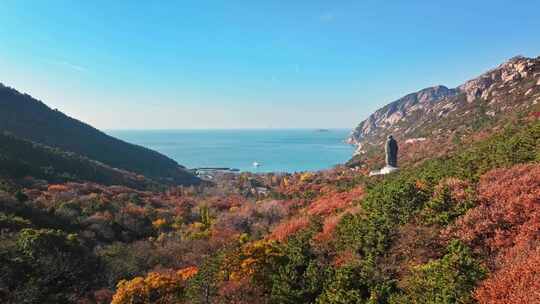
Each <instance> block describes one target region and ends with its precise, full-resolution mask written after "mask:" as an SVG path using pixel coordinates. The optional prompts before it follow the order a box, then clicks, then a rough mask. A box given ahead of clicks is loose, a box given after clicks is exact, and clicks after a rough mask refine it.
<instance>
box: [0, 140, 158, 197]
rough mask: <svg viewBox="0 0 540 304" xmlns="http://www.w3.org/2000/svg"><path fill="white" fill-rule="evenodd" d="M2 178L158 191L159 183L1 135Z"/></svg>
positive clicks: (93, 161)
mask: <svg viewBox="0 0 540 304" xmlns="http://www.w3.org/2000/svg"><path fill="white" fill-rule="evenodd" d="M0 176H3V177H4V178H6V177H8V178H13V179H24V178H27V177H32V178H37V179H43V180H46V181H48V182H57V183H58V182H67V181H92V182H96V183H101V184H105V185H125V186H129V187H133V188H136V189H147V188H158V187H159V184H158V183H157V182H154V181H152V180H149V179H148V178H146V177H144V176H143V175H140V174H135V173H132V172H129V171H126V170H121V169H115V168H111V167H109V166H107V165H105V164H103V163H100V162H97V161H95V160H91V159H89V158H87V157H83V156H80V155H77V154H76V153H73V152H69V153H68V152H65V151H62V150H61V149H58V148H52V147H48V146H45V145H42V144H37V143H33V142H31V141H28V140H24V139H20V138H18V137H16V136H14V135H12V134H9V133H5V132H4V133H0Z"/></svg>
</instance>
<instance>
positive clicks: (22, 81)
mask: <svg viewBox="0 0 540 304" xmlns="http://www.w3.org/2000/svg"><path fill="white" fill-rule="evenodd" d="M539 11H540V1H538V0H536V1H498V0H490V1H470V0H469V1H448V2H446V3H443V2H440V1H315V0H311V1H303V0H299V1H262V0H261V1H233V0H228V1H203V0H198V1H55V0H49V1H39V0H36V1H25V0H2V1H0V37H2V38H1V39H0V82H3V83H4V84H6V85H9V86H12V87H15V88H17V89H19V90H21V91H23V92H27V93H29V94H31V95H33V96H34V97H36V98H38V99H41V100H43V101H44V102H45V103H47V104H48V105H50V106H51V107H53V108H58V109H60V110H61V111H63V112H64V113H66V114H68V115H71V116H74V117H76V118H79V119H81V120H83V121H86V122H88V123H90V124H92V125H94V126H96V127H98V128H103V129H132V128H135V129H168V128H268V127H272V128H302V127H308V128H310V127H315V128H318V127H321V128H352V127H354V125H356V124H357V123H358V122H359V121H360V120H362V119H364V118H365V117H366V116H367V115H368V114H370V113H371V112H372V111H373V110H376V109H377V108H378V107H380V106H382V105H384V104H386V103H388V102H390V101H392V100H394V99H397V98H399V97H400V96H402V95H405V94H407V93H410V92H413V91H416V90H419V89H421V88H424V87H428V86H432V85H436V84H444V85H447V86H450V87H452V86H456V85H458V84H460V83H462V82H463V81H465V80H467V79H469V78H472V77H474V76H476V75H478V74H480V73H481V72H483V71H485V70H487V69H489V68H491V67H494V66H496V65H498V64H499V63H501V62H503V61H504V60H506V59H508V58H510V57H512V56H514V55H518V54H522V55H526V56H539V55H540V18H539V17H538V12H539Z"/></svg>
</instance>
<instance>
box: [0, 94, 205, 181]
mask: <svg viewBox="0 0 540 304" xmlns="http://www.w3.org/2000/svg"><path fill="white" fill-rule="evenodd" d="M0 108H1V109H2V110H1V111H0V131H8V132H10V133H12V134H13V135H15V136H17V137H20V138H23V139H27V140H30V141H33V142H36V143H40V144H44V145H47V146H50V147H54V148H60V149H62V150H64V151H66V152H74V153H77V154H79V155H81V156H85V157H88V158H90V159H93V160H96V161H99V162H102V163H104V164H106V165H109V166H111V167H113V168H119V169H123V170H127V171H132V172H135V173H139V174H143V175H146V176H147V177H150V178H153V179H156V180H159V181H161V182H166V183H177V184H193V183H197V182H198V179H197V178H195V177H194V176H193V175H192V174H190V173H189V172H187V171H186V170H185V169H184V168H183V167H182V166H180V165H178V164H177V163H176V162H175V161H174V160H172V159H170V158H168V157H166V156H164V155H162V154H160V153H158V152H156V151H153V150H150V149H147V148H144V147H141V146H137V145H133V144H130V143H126V142H124V141H121V140H119V139H116V138H114V137H111V136H109V135H107V134H105V133H103V132H101V131H99V130H97V129H95V128H93V127H91V126H89V125H87V124H85V123H83V122H80V121H78V120H76V119H73V118H71V117H69V116H67V115H65V114H63V113H62V112H60V111H58V110H52V109H50V108H49V107H48V106H46V105H45V104H44V103H42V102H41V101H39V100H36V99H34V98H32V97H31V96H29V95H26V94H21V93H19V92H18V91H16V90H15V89H12V88H8V87H6V86H3V85H1V84H0ZM103 111H106V109H103Z"/></svg>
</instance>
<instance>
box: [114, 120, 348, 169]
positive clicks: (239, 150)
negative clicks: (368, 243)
mask: <svg viewBox="0 0 540 304" xmlns="http://www.w3.org/2000/svg"><path fill="white" fill-rule="evenodd" d="M107 133H108V134H110V135H112V136H115V137H117V138H120V139H122V140H125V141H127V142H131V143H134V144H138V145H141V146H144V147H147V148H150V149H153V150H156V151H159V152H161V153H163V154H165V155H167V156H169V157H170V158H172V159H174V160H176V161H177V162H178V163H179V164H182V165H184V166H186V167H188V168H200V167H229V168H236V169H240V170H242V171H252V172H298V171H311V170H320V169H326V168H331V167H333V166H334V165H336V164H340V163H344V162H346V161H347V160H348V159H349V158H350V157H351V155H352V153H353V150H354V149H353V147H352V146H350V145H347V144H345V143H344V140H345V138H346V137H347V135H348V134H349V130H329V131H328V132H317V131H315V130H297V129H296V130H160V131H157V130H151V131H150V130H146V131H140V130H137V131H135V130H121V131H120V130H110V131H108V132H107ZM254 162H258V163H259V164H260V165H261V166H260V167H254V166H253V163H254Z"/></svg>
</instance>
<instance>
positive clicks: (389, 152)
mask: <svg viewBox="0 0 540 304" xmlns="http://www.w3.org/2000/svg"><path fill="white" fill-rule="evenodd" d="M384 148H385V149H384V150H385V152H386V166H390V167H394V168H397V155H398V144H397V141H396V140H395V139H394V137H393V136H392V135H388V139H387V140H386V146H385V147H384Z"/></svg>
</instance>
